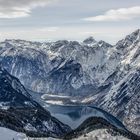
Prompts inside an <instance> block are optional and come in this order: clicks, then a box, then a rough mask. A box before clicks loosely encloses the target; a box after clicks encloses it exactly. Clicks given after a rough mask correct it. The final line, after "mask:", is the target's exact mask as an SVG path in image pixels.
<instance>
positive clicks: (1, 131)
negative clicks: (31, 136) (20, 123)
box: [0, 127, 28, 140]
mask: <svg viewBox="0 0 140 140" xmlns="http://www.w3.org/2000/svg"><path fill="white" fill-rule="evenodd" d="M0 140H28V139H27V137H26V135H25V134H22V133H18V132H15V131H13V130H10V129H7V128H3V127H0Z"/></svg>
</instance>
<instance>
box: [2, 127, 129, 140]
mask: <svg viewBox="0 0 140 140" xmlns="http://www.w3.org/2000/svg"><path fill="white" fill-rule="evenodd" d="M0 138H1V139H2V140H13V139H14V140H58V139H55V138H29V137H27V136H26V135H25V134H22V133H17V132H15V131H12V130H10V129H6V128H0ZM94 139H95V140H128V139H127V138H125V137H123V136H111V135H110V134H109V133H108V132H107V130H106V129H102V130H95V131H94V132H90V133H88V134H87V135H83V136H81V137H79V138H76V139H73V140H94Z"/></svg>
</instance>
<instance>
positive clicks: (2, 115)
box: [0, 67, 71, 137]
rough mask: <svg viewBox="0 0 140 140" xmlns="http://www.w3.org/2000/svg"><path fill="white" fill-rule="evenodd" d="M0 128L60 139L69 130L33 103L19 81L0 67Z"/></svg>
mask: <svg viewBox="0 0 140 140" xmlns="http://www.w3.org/2000/svg"><path fill="white" fill-rule="evenodd" d="M0 126H2V127H7V128H10V129H13V130H16V131H19V132H23V133H26V134H27V135H29V136H52V137H61V136H63V135H64V134H66V133H67V132H69V131H70V130H71V129H70V128H69V127H68V126H67V125H64V124H63V123H61V122H60V121H58V120H57V119H55V118H54V117H52V116H51V115H50V113H49V112H48V111H46V110H44V109H43V108H42V107H41V106H40V105H39V104H38V103H37V102H35V101H34V100H33V99H32V97H31V96H30V94H29V93H28V92H27V91H26V90H25V88H24V86H23V85H22V84H21V83H20V82H19V80H18V79H17V78H15V77H13V76H11V75H10V74H9V73H8V72H7V71H6V70H4V69H3V68H1V67H0Z"/></svg>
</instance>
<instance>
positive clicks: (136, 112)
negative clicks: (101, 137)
mask: <svg viewBox="0 0 140 140" xmlns="http://www.w3.org/2000/svg"><path fill="white" fill-rule="evenodd" d="M0 62H1V65H2V67H4V68H5V69H6V70H7V71H8V72H9V73H10V74H12V75H14V76H16V77H17V78H19V80H20V81H21V83H22V84H23V85H24V86H25V88H27V89H29V90H32V91H34V92H39V93H44V94H48V93H49V94H54V95H64V96H70V97H74V99H75V101H74V103H78V104H92V105H96V106H98V107H100V108H102V109H104V110H106V111H107V112H110V113H111V114H113V115H114V116H116V117H118V118H119V119H120V120H121V121H123V123H124V124H125V126H126V127H127V128H128V129H129V130H131V131H132V132H134V133H136V134H138V135H140V132H139V130H140V30H139V29H138V30H136V31H134V32H133V33H131V34H130V35H127V36H126V37H125V38H124V39H122V40H120V41H118V43H117V44H116V45H111V44H109V43H106V42H105V41H102V40H101V41H96V40H95V39H94V38H93V37H89V38H87V39H85V40H84V41H83V42H77V41H67V40H60V41H56V42H44V43H40V42H31V41H24V40H5V41H4V42H1V43H0ZM41 95H42V94H41Z"/></svg>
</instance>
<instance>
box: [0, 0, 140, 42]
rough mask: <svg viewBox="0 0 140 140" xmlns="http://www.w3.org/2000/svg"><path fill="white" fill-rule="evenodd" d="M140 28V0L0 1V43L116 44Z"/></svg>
mask: <svg viewBox="0 0 140 140" xmlns="http://www.w3.org/2000/svg"><path fill="white" fill-rule="evenodd" d="M138 28H140V0H116V1H115V0H0V40H4V39H26V40H36V41H46V40H58V39H68V40H83V39H85V38H87V37H88V36H93V37H94V38H95V39H97V40H105V41H107V42H109V43H116V42H117V41H118V40H119V39H121V38H123V37H124V36H125V35H127V34H129V33H131V32H133V31H134V30H136V29H138Z"/></svg>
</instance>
